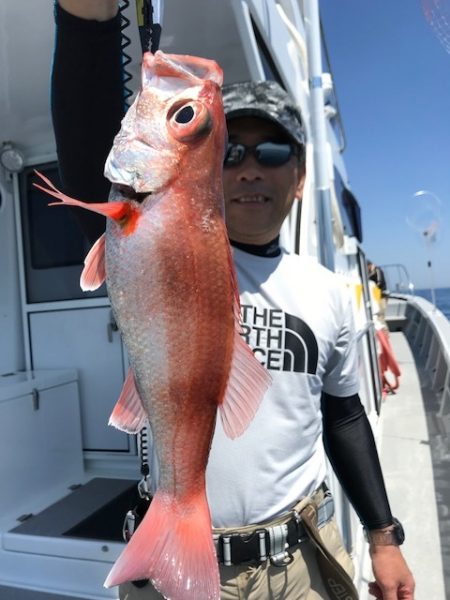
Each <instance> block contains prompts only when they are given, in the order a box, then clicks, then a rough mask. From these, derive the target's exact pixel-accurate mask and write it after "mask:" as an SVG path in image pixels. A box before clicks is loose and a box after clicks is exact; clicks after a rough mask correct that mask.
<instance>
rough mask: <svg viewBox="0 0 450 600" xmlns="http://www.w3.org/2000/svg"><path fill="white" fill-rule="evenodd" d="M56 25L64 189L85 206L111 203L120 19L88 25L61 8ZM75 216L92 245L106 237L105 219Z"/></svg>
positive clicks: (54, 86)
mask: <svg viewBox="0 0 450 600" xmlns="http://www.w3.org/2000/svg"><path fill="white" fill-rule="evenodd" d="M55 21H56V41H55V55H54V60H53V70H52V79H51V109H52V119H53V128H54V132H55V138H56V151H57V155H58V162H59V170H60V175H61V181H62V185H63V189H64V191H65V192H66V193H67V194H68V195H70V196H73V197H74V198H77V199H79V200H83V201H91V202H101V201H106V200H107V199H108V194H109V188H110V183H109V182H108V180H107V179H106V178H105V177H104V176H103V168H104V164H105V160H106V157H107V155H108V152H109V150H110V149H111V146H112V142H113V139H114V136H115V135H116V133H117V132H118V130H119V128H120V121H121V118H122V116H123V112H124V100H123V73H122V62H121V32H120V15H117V16H116V17H115V18H114V19H111V20H109V21H105V22H98V21H88V20H85V19H80V18H77V17H74V16H72V15H71V14H69V13H68V12H66V11H64V10H63V9H62V8H61V7H60V6H59V5H58V4H56V8H55ZM74 213H76V216H77V218H78V219H79V220H80V222H81V225H82V227H83V230H84V232H85V234H86V235H87V237H88V238H89V239H90V241H92V242H93V241H95V240H96V239H97V238H98V237H99V236H100V235H101V234H102V233H103V231H104V229H105V220H104V217H101V216H100V215H96V214H93V213H90V212H88V211H85V210H74Z"/></svg>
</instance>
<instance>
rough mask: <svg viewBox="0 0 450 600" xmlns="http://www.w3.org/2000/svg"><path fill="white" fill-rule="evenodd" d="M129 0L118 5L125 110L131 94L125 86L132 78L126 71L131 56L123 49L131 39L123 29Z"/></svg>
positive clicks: (128, 23)
mask: <svg viewBox="0 0 450 600" xmlns="http://www.w3.org/2000/svg"><path fill="white" fill-rule="evenodd" d="M129 6H130V1H129V0H122V2H121V3H120V6H119V12H120V33H121V36H122V42H121V50H122V73H123V100H124V103H125V110H127V109H128V108H130V103H129V102H128V99H129V98H130V97H131V96H132V95H133V91H132V90H131V89H130V88H129V87H127V84H128V82H129V81H130V80H131V79H132V77H133V76H132V74H131V73H130V72H129V71H127V67H128V65H129V64H130V63H131V56H130V55H129V54H127V53H126V52H125V49H126V48H128V46H129V45H130V44H131V39H130V38H129V37H128V35H126V33H125V29H127V27H129V25H130V19H128V18H127V17H126V15H125V11H126V10H127V9H128V8H129Z"/></svg>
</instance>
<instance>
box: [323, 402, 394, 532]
mask: <svg viewBox="0 0 450 600" xmlns="http://www.w3.org/2000/svg"><path fill="white" fill-rule="evenodd" d="M322 415H323V439H324V446H325V450H326V453H327V456H328V458H329V460H330V463H331V466H332V467H333V469H334V471H335V473H336V475H337V477H338V479H339V482H340V484H341V485H342V488H343V490H344V491H345V493H346V495H347V497H348V499H349V500H350V502H351V503H352V505H353V507H354V509H355V511H356V512H357V514H358V516H359V518H360V520H361V522H362V523H363V525H364V527H365V528H366V529H369V530H370V529H381V528H383V527H387V526H388V525H391V524H392V514H391V509H390V506H389V501H388V498H387V494H386V488H385V485H384V479H383V474H382V471H381V466H380V461H379V458H378V452H377V448H376V445H375V440H374V437H373V433H372V428H371V426H370V423H369V420H368V418H367V415H366V411H365V410H364V407H363V406H362V404H361V401H360V399H359V396H358V394H355V395H353V396H349V397H346V398H338V397H335V396H331V395H329V394H325V393H324V394H323V395H322Z"/></svg>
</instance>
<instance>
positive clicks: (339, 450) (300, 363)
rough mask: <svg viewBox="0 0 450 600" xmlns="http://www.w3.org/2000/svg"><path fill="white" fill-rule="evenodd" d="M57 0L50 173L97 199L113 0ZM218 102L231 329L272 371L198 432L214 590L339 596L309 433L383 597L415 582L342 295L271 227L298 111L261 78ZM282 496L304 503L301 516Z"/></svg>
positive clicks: (287, 180)
mask: <svg viewBox="0 0 450 600" xmlns="http://www.w3.org/2000/svg"><path fill="white" fill-rule="evenodd" d="M59 4H60V7H62V8H63V9H65V11H66V12H65V11H63V10H60V9H59V10H57V23H58V29H57V39H56V55H55V60H54V71H53V104H52V107H53V118H54V125H55V134H56V141H57V149H58V155H59V161H60V168H61V174H62V180H63V184H64V187H65V191H66V192H67V193H68V194H70V195H72V196H78V197H83V198H86V197H90V198H91V199H92V200H105V198H106V196H107V194H108V183H107V182H106V180H104V179H103V177H102V175H101V173H102V170H103V162H104V160H105V158H106V155H107V153H108V151H109V148H110V146H111V143H112V137H113V135H114V134H115V133H116V132H117V130H118V127H119V120H120V116H121V106H120V98H121V79H120V78H121V70H120V32H119V20H118V18H117V17H116V16H115V15H116V13H117V5H116V1H115V0H96V1H95V0H59ZM69 13H71V14H69ZM78 17H81V18H78ZM86 19H87V20H86ZM99 77H101V80H100V81H99V79H98V78H99ZM118 99H119V100H118ZM224 107H225V113H226V116H227V124H228V133H229V145H228V150H227V152H226V157H225V161H224V172H223V180H224V196H225V205H226V222H227V228H228V232H229V236H230V240H231V243H232V245H233V247H234V261H235V265H236V270H237V275H238V281H239V289H240V297H241V306H242V319H243V330H244V335H245V336H246V339H247V341H248V342H249V344H250V345H251V346H252V348H253V350H254V352H255V355H256V356H257V357H258V358H259V359H260V360H261V362H262V363H263V364H265V365H266V367H267V368H268V369H269V370H270V372H271V374H272V377H273V385H272V386H271V389H270V390H269V392H268V393H267V394H266V396H265V398H264V401H263V403H262V405H261V407H260V410H259V411H258V413H257V415H256V417H255V420H254V422H253V423H252V424H251V426H250V427H249V429H248V430H247V431H246V433H245V434H244V435H243V436H242V437H241V438H239V439H237V440H234V441H230V440H228V439H227V438H226V436H225V435H224V434H223V431H222V429H221V426H220V424H218V426H217V429H216V432H215V435H214V439H213V443H212V448H211V454H210V459H209V463H208V469H207V490H208V501H209V505H210V509H211V515H212V520H213V525H214V527H215V531H214V534H215V539H216V542H217V551H218V558H219V561H220V575H221V598H222V599H223V600H228V599H230V600H231V599H235V598H245V599H246V600H266V599H269V598H270V599H279V600H281V599H283V600H311V599H313V598H314V599H319V598H323V599H328V598H333V597H342V588H341V591H340V592H339V593H340V594H341V595H340V596H339V595H338V596H332V595H331V594H332V591H330V587H329V586H328V587H327V585H326V583H325V580H326V579H327V577H325V578H324V577H323V576H322V573H323V572H324V571H321V570H320V569H328V568H331V569H332V573H333V577H337V578H339V577H340V579H339V581H338V583H339V582H344V584H345V582H346V581H347V579H349V578H348V577H347V576H346V575H345V572H348V573H352V565H351V561H350V559H349V557H348V555H347V553H346V551H345V549H344V547H343V545H342V541H341V539H340V535H339V533H338V531H337V528H336V524H335V521H334V518H333V516H332V502H331V501H330V495H329V492H328V491H327V489H326V486H325V485H324V483H323V480H324V478H325V475H326V465H325V454H324V448H323V444H322V431H323V438H324V442H325V447H326V449H327V453H328V455H329V457H330V460H331V462H332V464H333V466H334V468H335V470H336V473H337V475H338V477H339V479H340V481H341V483H342V485H343V487H344V489H345V490H346V492H347V494H348V496H349V498H350V500H351V502H352V503H353V506H354V507H355V509H356V511H357V512H358V514H359V516H360V518H361V520H362V522H363V524H364V526H365V528H366V529H367V530H368V535H369V539H370V540H371V545H370V551H371V556H372V564H373V570H374V574H375V579H376V583H373V584H371V591H372V593H373V594H374V595H375V596H376V597H377V598H380V599H381V598H383V599H385V600H394V599H397V598H403V599H412V598H413V590H414V581H413V578H412V576H411V574H410V572H409V570H408V567H407V566H406V564H405V561H404V559H403V556H402V554H401V551H400V549H399V547H398V545H399V543H400V542H401V535H400V534H401V531H400V528H399V526H398V525H397V524H396V523H395V521H394V520H393V517H392V515H391V511H390V508H389V503H388V500H387V497H386V493H385V488H384V483H383V479H382V475H381V470H380V465H379V461H378V456H377V453H376V448H375V444H374V440H373V436H372V432H371V429H370V425H369V423H368V421H367V418H366V415H365V412H364V409H363V407H362V406H361V403H360V400H359V397H358V395H357V391H358V382H357V364H356V351H355V339H354V331H353V325H352V318H351V310H350V304H349V301H348V298H347V297H346V294H345V292H344V291H343V290H342V288H341V286H340V284H339V283H338V281H337V279H336V277H335V276H334V275H333V274H332V273H330V272H329V271H327V270H326V269H324V268H323V267H321V266H318V265H317V264H316V263H315V262H314V261H310V260H309V259H306V258H301V257H298V256H296V255H290V254H288V253H286V252H285V251H284V250H283V249H282V248H280V245H279V232H280V228H281V225H282V223H283V221H284V219H285V217H286V215H287V214H288V212H289V210H290V208H291V206H292V203H293V201H294V198H295V195H296V193H298V190H301V189H302V185H303V181H304V176H305V167H304V137H303V127H302V123H301V118H300V115H299V114H298V112H297V110H296V108H295V107H294V106H293V105H292V103H291V101H290V99H289V97H288V96H287V94H285V93H284V92H283V90H281V88H279V86H277V85H276V84H275V83H274V82H262V83H256V84H255V83H242V84H235V85H232V86H229V87H227V88H226V89H224ZM80 218H82V219H83V227H84V229H85V231H86V232H87V233H88V235H89V236H90V237H91V239H92V241H94V240H95V239H96V237H98V235H99V234H100V233H101V230H102V226H103V225H102V224H101V223H100V224H99V222H98V221H94V220H89V221H88V220H87V216H86V215H85V214H83V215H82V216H81V215H80ZM89 218H91V217H89ZM305 282H307V286H306V284H305ZM321 402H322V410H320V406H321V405H320V403H321ZM308 507H316V508H318V513H319V519H318V520H319V528H320V535H319V539H318V542H317V543H318V544H319V545H320V546H321V547H322V549H324V548H325V549H324V550H323V551H324V552H325V553H326V554H327V553H328V554H329V555H330V556H331V558H328V559H327V560H326V561H325V566H324V565H323V563H321V562H320V561H318V560H317V559H316V556H318V555H316V552H315V549H314V543H313V541H310V539H309V538H310V537H311V539H315V538H314V535H315V534H316V528H315V525H314V522H313V521H311V522H313V525H312V528H311V529H308V527H309V525H308V523H309V522H310V521H308V519H309V516H308V515H309V514H310V513H306V512H305V510H304V509H305V508H308ZM294 508H295V510H296V511H297V512H298V513H301V515H302V517H303V516H304V519H302V520H301V521H300V524H298V523H297V518H296V517H297V512H293V509H294ZM302 511H303V512H302ZM261 524H264V525H261ZM260 533H261V536H260ZM230 534H233V535H232V538H233V539H231V537H230ZM299 539H300V542H299ZM255 540H256V541H257V543H256V544H254V543H253V542H254V541H255ZM259 540H261V544H260V543H259ZM250 541H251V543H250ZM232 542H233V543H232ZM319 556H320V554H319ZM319 562H320V565H319ZM336 565H338V566H336ZM339 565H340V566H339ZM339 569H340V571H339ZM336 573H337V575H336ZM339 573H340V575H339ZM346 577H347V579H346ZM339 584H340V583H339ZM340 585H341V584H340ZM350 585H351V584H350ZM120 596H121V598H123V599H126V600H149V599H153V598H161V596H160V595H159V594H158V593H157V592H156V591H155V590H154V588H153V587H152V586H151V584H150V583H148V582H143V583H142V582H139V583H128V584H124V585H122V586H121V589H120ZM353 597H355V596H353Z"/></svg>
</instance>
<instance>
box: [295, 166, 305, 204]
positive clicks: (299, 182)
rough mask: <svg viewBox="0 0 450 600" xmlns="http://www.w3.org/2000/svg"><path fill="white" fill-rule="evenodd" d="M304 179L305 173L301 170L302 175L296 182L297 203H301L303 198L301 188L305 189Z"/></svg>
mask: <svg viewBox="0 0 450 600" xmlns="http://www.w3.org/2000/svg"><path fill="white" fill-rule="evenodd" d="M305 179H306V171H305V169H303V170H302V173H301V175H300V178H299V180H298V184H297V191H296V192H295V197H296V198H297V200H299V201H301V200H302V198H303V188H304V187H305Z"/></svg>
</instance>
